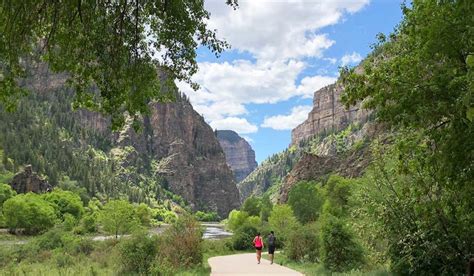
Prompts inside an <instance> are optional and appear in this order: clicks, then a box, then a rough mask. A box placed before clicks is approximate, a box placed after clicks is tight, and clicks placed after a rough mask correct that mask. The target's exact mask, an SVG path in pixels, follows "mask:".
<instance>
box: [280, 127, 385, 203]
mask: <svg viewBox="0 0 474 276" xmlns="http://www.w3.org/2000/svg"><path fill="white" fill-rule="evenodd" d="M385 131H386V130H385V127H384V126H383V125H381V124H376V123H370V122H369V123H366V124H365V125H364V127H363V128H362V129H361V130H359V131H356V132H354V133H352V134H350V135H348V136H347V139H346V141H345V143H347V145H348V146H351V145H354V143H355V142H357V141H361V142H362V141H365V142H364V143H363V144H361V146H359V147H357V148H351V149H349V150H348V151H346V152H344V153H343V154H338V153H337V152H336V151H335V150H334V149H331V148H332V147H333V144H332V141H330V139H327V140H323V141H322V142H321V143H320V144H319V146H320V147H321V148H322V149H323V151H322V152H319V150H318V152H317V154H311V153H305V154H304V155H303V157H302V158H301V159H300V160H299V161H298V162H297V163H296V164H295V166H294V167H293V169H292V170H291V171H290V172H289V173H288V175H287V176H286V177H285V178H284V180H283V185H282V186H281V187H280V192H279V199H278V201H279V202H280V203H285V202H286V201H287V200H288V193H289V191H290V189H291V188H292V187H293V186H294V185H296V183H298V182H299V181H302V180H315V181H319V180H321V179H323V178H324V177H325V176H327V175H328V174H339V175H341V176H344V177H349V178H353V177H360V176H362V174H363V173H364V171H365V169H366V168H367V166H369V164H370V162H371V161H372V155H371V152H370V147H369V141H371V140H373V139H374V138H375V137H376V136H380V135H383V134H384V133H385Z"/></svg>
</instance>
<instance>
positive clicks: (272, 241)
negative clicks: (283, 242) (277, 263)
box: [267, 231, 276, 264]
mask: <svg viewBox="0 0 474 276" xmlns="http://www.w3.org/2000/svg"><path fill="white" fill-rule="evenodd" d="M267 244H268V255H269V257H270V264H273V256H274V255H275V244H276V237H275V233H274V232H273V231H270V235H268V242H267Z"/></svg>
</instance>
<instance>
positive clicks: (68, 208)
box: [42, 189, 84, 219]
mask: <svg viewBox="0 0 474 276" xmlns="http://www.w3.org/2000/svg"><path fill="white" fill-rule="evenodd" d="M42 196H43V198H44V199H45V200H46V201H48V202H49V203H51V205H52V206H53V207H54V208H55V209H56V211H57V212H58V213H59V216H60V217H61V218H64V215H65V214H71V215H73V216H74V217H75V218H77V219H78V218H80V217H81V215H82V213H83V212H84V206H83V204H82V201H81V198H80V197H79V195H77V194H75V193H73V192H70V191H63V190H61V189H54V191H52V192H50V193H46V194H43V195H42Z"/></svg>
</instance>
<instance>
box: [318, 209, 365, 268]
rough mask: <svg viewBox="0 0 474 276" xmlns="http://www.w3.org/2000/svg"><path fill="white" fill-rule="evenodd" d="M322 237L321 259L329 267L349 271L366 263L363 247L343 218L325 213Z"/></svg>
mask: <svg viewBox="0 0 474 276" xmlns="http://www.w3.org/2000/svg"><path fill="white" fill-rule="evenodd" d="M320 238H321V260H322V262H323V264H324V266H325V267H327V268H328V269H330V270H332V271H336V272H341V271H349V270H352V269H356V268H360V267H361V266H362V265H363V264H364V258H363V250H362V247H361V246H360V245H359V244H358V243H357V242H356V240H355V238H354V236H353V235H352V233H351V232H350V231H349V229H347V227H346V226H345V225H344V221H343V220H342V219H339V218H337V217H335V216H333V215H331V214H324V217H323V218H322V225H321V233H320Z"/></svg>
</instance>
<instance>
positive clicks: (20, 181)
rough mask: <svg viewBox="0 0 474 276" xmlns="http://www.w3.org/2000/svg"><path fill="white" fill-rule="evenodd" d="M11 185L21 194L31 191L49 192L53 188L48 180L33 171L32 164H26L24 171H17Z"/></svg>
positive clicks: (38, 192)
mask: <svg viewBox="0 0 474 276" xmlns="http://www.w3.org/2000/svg"><path fill="white" fill-rule="evenodd" d="M10 186H11V187H12V189H13V190H15V191H16V192H17V193H19V194H24V193H29V192H33V193H37V194H40V193H45V192H49V191H51V189H52V187H51V185H49V183H48V182H47V181H46V180H44V179H43V178H41V177H39V175H38V174H36V173H35V172H33V168H32V167H31V165H27V166H25V169H24V171H23V172H19V173H17V174H16V175H15V176H14V177H13V179H12V181H11V182H10Z"/></svg>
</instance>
